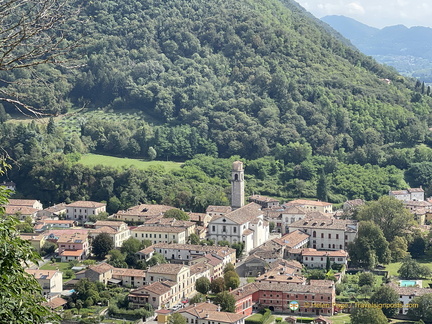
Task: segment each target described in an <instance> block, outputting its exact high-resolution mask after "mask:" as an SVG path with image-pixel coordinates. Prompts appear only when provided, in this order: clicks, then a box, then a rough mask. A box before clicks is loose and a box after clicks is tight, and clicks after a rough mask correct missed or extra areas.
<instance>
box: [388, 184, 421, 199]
mask: <svg viewBox="0 0 432 324" xmlns="http://www.w3.org/2000/svg"><path fill="white" fill-rule="evenodd" d="M389 196H392V197H395V198H396V199H397V200H402V201H410V200H413V201H424V190H423V188H422V187H420V188H408V189H406V190H394V191H389Z"/></svg>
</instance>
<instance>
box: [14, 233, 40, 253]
mask: <svg viewBox="0 0 432 324" xmlns="http://www.w3.org/2000/svg"><path fill="white" fill-rule="evenodd" d="M20 238H21V239H22V240H25V241H29V242H30V244H31V246H32V247H33V248H34V249H35V250H36V251H37V252H38V253H40V252H41V250H42V247H43V245H44V244H45V242H46V240H45V235H42V234H40V235H35V234H20Z"/></svg>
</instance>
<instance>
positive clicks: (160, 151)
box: [0, 0, 432, 210]
mask: <svg viewBox="0 0 432 324" xmlns="http://www.w3.org/2000/svg"><path fill="white" fill-rule="evenodd" d="M76 4H77V6H78V5H82V6H83V9H82V11H81V14H82V19H84V20H85V21H86V24H85V28H84V29H80V30H77V29H73V28H71V30H72V32H71V33H70V34H69V36H68V37H70V38H71V39H73V40H78V41H79V42H80V43H81V46H80V47H78V48H77V49H76V51H75V53H73V55H72V54H71V56H72V59H71V60H70V61H66V62H67V63H65V64H61V65H60V66H52V65H44V66H39V67H36V68H34V69H30V70H16V71H14V72H5V71H0V78H1V79H2V80H5V81H8V82H12V83H3V84H2V85H3V86H5V87H10V88H11V89H10V90H11V91H10V93H15V94H17V96H18V97H19V98H21V99H22V100H25V101H26V102H28V103H29V104H31V105H33V106H35V107H36V108H41V109H48V110H49V111H50V112H51V113H53V114H55V115H58V114H65V113H67V112H68V111H69V110H70V109H73V108H81V107H85V108H84V109H83V110H79V111H78V112H76V113H75V114H76V115H74V116H75V117H74V118H75V121H76V123H77V128H76V129H77V130H76V131H75V132H72V133H71V132H69V129H68V128H67V127H63V128H62V127H60V126H59V125H58V124H56V123H55V122H54V121H51V122H50V123H49V124H48V126H47V127H38V126H35V125H34V124H33V125H28V126H23V125H21V126H15V125H10V124H4V125H2V127H1V129H0V131H1V138H0V143H1V146H2V147H3V148H4V149H6V150H7V151H8V152H10V155H11V157H12V158H13V159H15V160H16V161H17V162H18V163H21V164H20V165H21V167H20V168H19V169H18V168H14V169H13V170H12V173H11V174H10V177H11V178H13V179H14V180H16V181H17V182H20V184H21V187H23V185H24V186H26V183H27V182H28V181H31V182H32V184H31V186H28V187H25V188H24V189H23V190H24V191H26V192H25V194H26V195H28V194H31V193H33V194H34V193H36V192H39V194H40V195H43V196H44V198H43V200H44V201H45V202H53V201H59V200H61V199H72V200H73V199H78V198H86V199H87V198H91V199H101V198H104V199H106V200H107V199H109V198H112V197H116V198H120V200H121V204H122V205H123V206H127V205H130V204H132V203H133V202H135V201H136V199H138V200H139V201H149V202H151V201H156V202H161V201H164V198H166V197H167V196H160V195H159V196H158V195H156V193H154V194H149V193H148V190H149V188H153V186H149V185H148V183H149V181H150V180H149V179H153V180H152V181H150V182H151V183H153V181H154V182H155V183H159V182H160V183H161V184H160V185H161V186H162V184H163V189H161V191H163V192H165V193H166V194H167V195H168V196H169V195H170V194H171V195H175V194H177V193H173V192H169V189H167V188H170V185H172V184H175V185H178V186H180V187H181V186H182V185H181V184H180V182H177V181H178V178H181V177H183V178H188V179H191V181H192V180H194V181H196V179H195V176H194V172H192V171H191V170H190V169H189V171H188V169H186V170H185V171H184V173H178V174H177V176H178V178H175V180H174V178H170V177H171V176H165V175H164V176H161V177H160V178H158V181H159V182H158V181H156V180H154V179H157V173H156V174H152V173H151V172H150V173H143V174H141V173H140V175H139V176H137V177H138V178H139V179H140V180H139V181H137V182H136V188H135V189H136V190H141V191H139V192H138V191H136V192H135V193H130V194H128V193H125V192H126V191H127V190H129V189H127V190H126V189H125V187H124V183H125V181H126V179H127V177H128V175H127V174H126V173H124V172H126V171H124V172H119V171H115V170H109V171H104V172H105V173H104V172H102V173H101V172H99V171H97V170H93V171H91V170H90V169H88V170H87V169H85V172H87V173H85V174H82V173H80V172H79V171H78V170H79V168H78V167H73V165H72V164H71V163H72V162H71V161H70V159H71V158H70V156H69V157H67V158H65V157H61V154H63V153H64V154H72V160H73V159H74V158H73V154H75V153H85V152H98V153H103V154H113V155H120V156H129V157H144V158H147V157H150V155H154V154H156V155H157V157H158V158H162V159H170V160H181V161H184V160H186V159H190V158H192V157H194V156H195V155H196V154H206V155H210V156H212V157H222V158H227V157H230V156H233V155H238V156H240V157H241V158H245V159H247V160H248V163H249V164H247V165H246V166H247V167H250V168H251V169H250V170H254V171H253V172H252V171H251V173H253V174H252V175H251V179H249V184H250V188H251V189H254V190H255V189H256V191H260V192H261V193H263V194H271V195H277V196H290V197H293V196H297V195H302V196H309V197H313V196H315V195H316V190H317V186H319V181H318V180H319V178H320V177H321V178H322V176H320V175H322V174H323V173H325V174H326V176H325V177H327V178H328V182H327V185H326V186H328V193H329V195H330V199H332V200H334V201H339V202H340V201H343V200H344V199H346V198H355V197H356V196H359V197H364V198H367V199H374V198H377V197H378V196H379V195H380V194H382V193H384V192H385V191H387V190H388V189H390V188H394V187H401V186H404V185H405V182H404V180H403V172H402V171H401V169H408V168H409V167H410V165H411V163H415V162H422V161H432V154H431V151H432V150H431V149H430V148H429V147H428V146H427V145H428V144H430V142H431V137H430V133H429V130H428V127H429V125H431V124H432V118H431V117H432V115H431V112H432V109H431V108H432V98H431V97H430V89H425V88H424V87H423V88H422V87H421V86H418V84H417V85H416V83H415V82H414V81H413V80H409V79H406V78H404V77H402V76H400V75H398V74H397V73H396V72H395V71H394V70H393V69H389V68H387V67H384V66H382V65H380V64H378V63H377V62H376V61H374V60H373V59H372V58H370V57H366V56H365V55H363V54H361V53H360V52H358V51H357V50H355V49H353V47H352V46H350V45H349V44H347V42H346V41H343V40H341V36H340V35H338V34H337V33H336V32H334V31H332V32H329V30H328V26H325V24H323V23H322V22H320V21H319V20H317V19H315V18H313V17H312V16H311V15H310V14H309V13H307V12H305V11H304V10H303V9H302V8H301V7H300V6H298V5H297V4H296V3H295V2H292V1H288V0H283V1H279V0H238V1H225V0H210V1H209V0H207V1H203V0H190V1H179V0H168V1H162V0H149V1H138V0H122V1H99V0H94V1H90V2H87V1H86V2H84V1H82V3H81V1H77V2H76ZM35 75H37V78H35ZM1 108H2V107H0V120H1V121H4V120H5V114H4V111H3V110H2V109H1ZM5 108H6V112H11V110H12V107H9V106H6V105H5ZM92 109H103V110H105V111H107V112H118V113H120V112H125V111H130V110H134V111H139V112H140V114H139V115H137V116H140V117H137V118H136V119H134V120H128V121H127V122H124V121H119V120H118V121H114V120H110V118H105V119H95V118H92V117H87V116H88V115H86V113H85V111H86V110H92ZM424 144H426V145H424ZM150 148H152V150H154V151H152V150H150ZM150 152H152V154H150ZM55 153H57V154H58V155H55ZM269 156H272V157H269ZM43 161H49V162H43ZM211 163H216V162H215V161H213V160H212V162H211ZM353 164H355V165H353ZM269 165H270V166H269ZM54 166H55V167H54ZM251 166H252V167H251ZM395 166H396V168H395ZM56 168H57V169H56ZM194 168H195V169H196V168H198V169H201V170H202V165H201V166H200V167H198V166H194ZM253 168H254V169H253ZM195 169H193V170H195ZM54 170H57V171H54ZM59 170H63V171H62V172H64V173H63V174H60V175H59V174H55V175H54V172H60V171H59ZM86 170H87V171H86ZM93 172H95V173H93ZM128 172H129V171H128ZM130 172H132V171H130ZM133 172H135V171H133ZM373 174H376V176H375V177H374V176H373ZM353 175H356V177H353ZM108 176H109V177H111V179H109V181H108V187H109V188H113V189H112V190H110V191H106V192H105V191H104V194H102V193H101V191H98V190H97V188H98V187H100V186H101V185H102V184H101V183H100V181H101V178H106V177H108ZM414 176H417V174H416V175H414ZM154 177H156V178H154ZM165 177H168V178H165ZM162 178H163V179H162ZM198 178H199V176H198ZM59 179H60V180H59ZM64 179H70V181H68V182H67V183H63V181H65V180H64ZM83 179H86V180H85V182H83V181H84V180H83ZM199 181H200V180H198V182H199ZM212 181H213V180H210V179H207V178H206V179H205V181H201V182H202V183H207V182H208V183H209V184H211V185H215V186H218V187H217V188H218V189H217V190H216V191H217V192H218V194H217V195H216V196H217V197H218V198H217V199H216V200H217V201H219V202H222V201H225V200H226V198H221V197H220V195H219V193H222V194H223V190H224V187H225V186H227V184H228V182H227V181H226V179H225V180H223V181H222V182H218V180H215V181H216V182H217V183H213V182H212ZM105 185H106V184H105ZM185 186H186V187H185V188H184V190H178V191H175V192H187V193H188V194H187V197H189V198H190V200H188V201H189V202H188V203H187V204H186V205H187V206H188V207H190V208H192V209H197V210H199V209H202V206H204V205H205V203H203V201H205V202H210V201H211V200H212V199H213V198H212V197H211V196H209V195H207V193H206V192H205V191H203V190H204V189H203V188H202V187H200V186H197V184H196V183H194V184H192V182H191V183H190V184H187V185H185ZM90 188H93V189H90ZM135 189H134V190H135ZM130 190H131V192H134V190H132V189H130ZM358 190H360V191H361V193H358V192H356V191H358ZM27 191H28V192H27ZM56 191H58V192H59V195H57V193H56ZM96 192H99V193H100V194H96ZM120 195H123V196H124V197H123V198H122V197H120ZM134 195H135V196H136V197H138V198H136V199H135V198H131V197H133V196H134ZM127 197H129V198H127ZM197 197H199V198H197ZM177 198H178V197H171V198H169V199H168V198H167V199H168V200H165V202H166V203H173V204H175V201H176V199H177ZM189 198H188V199H189ZM40 199H42V198H40ZM173 201H174V202H173ZM213 202H214V203H216V201H213ZM177 205H182V203H177Z"/></svg>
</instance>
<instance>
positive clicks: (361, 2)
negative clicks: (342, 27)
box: [295, 0, 432, 28]
mask: <svg viewBox="0 0 432 324" xmlns="http://www.w3.org/2000/svg"><path fill="white" fill-rule="evenodd" d="M295 1H297V2H298V3H299V4H300V5H301V6H302V7H303V8H305V9H306V10H307V11H309V12H310V13H312V14H313V15H314V16H315V17H317V18H322V17H324V16H328V15H342V16H346V17H350V18H353V19H355V20H357V21H360V22H361V23H363V24H366V25H369V26H371V27H376V28H383V27H386V26H394V25H405V26H406V27H413V26H424V27H432V1H425V0H358V1H353V0H295Z"/></svg>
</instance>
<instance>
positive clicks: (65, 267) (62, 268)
mask: <svg viewBox="0 0 432 324" xmlns="http://www.w3.org/2000/svg"><path fill="white" fill-rule="evenodd" d="M40 269H41V270H57V269H59V270H60V271H66V270H69V269H70V264H69V263H67V262H56V263H51V262H49V263H47V264H45V265H43V266H42V267H40Z"/></svg>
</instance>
